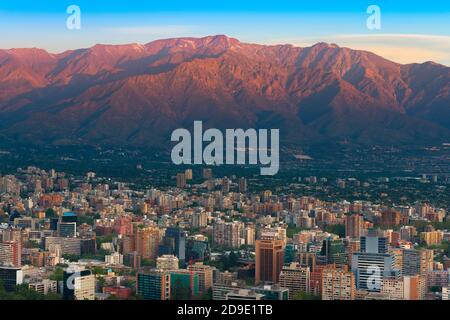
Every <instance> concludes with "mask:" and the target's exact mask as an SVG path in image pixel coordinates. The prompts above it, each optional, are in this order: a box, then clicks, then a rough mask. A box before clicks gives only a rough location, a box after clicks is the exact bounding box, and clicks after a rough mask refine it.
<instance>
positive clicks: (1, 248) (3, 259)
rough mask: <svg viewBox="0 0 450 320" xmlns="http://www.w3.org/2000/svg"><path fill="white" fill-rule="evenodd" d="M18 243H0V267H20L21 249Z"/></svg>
mask: <svg viewBox="0 0 450 320" xmlns="http://www.w3.org/2000/svg"><path fill="white" fill-rule="evenodd" d="M21 247H22V246H21V244H20V243H19V241H4V242H0V265H4V266H9V267H20V266H21V265H22V248H21Z"/></svg>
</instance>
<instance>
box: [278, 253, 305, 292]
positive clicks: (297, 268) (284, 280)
mask: <svg viewBox="0 0 450 320" xmlns="http://www.w3.org/2000/svg"><path fill="white" fill-rule="evenodd" d="M279 284H280V286H281V287H283V288H288V289H289V300H293V299H294V297H295V295H296V294H298V293H300V292H303V293H308V294H309V293H310V290H309V285H310V269H309V267H302V266H301V265H300V264H299V263H295V262H293V263H291V264H290V265H289V266H284V267H283V268H282V269H281V273H280V282H279Z"/></svg>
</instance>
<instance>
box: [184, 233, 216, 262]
mask: <svg viewBox="0 0 450 320" xmlns="http://www.w3.org/2000/svg"><path fill="white" fill-rule="evenodd" d="M210 251H211V250H210V246H209V241H208V238H207V237H206V236H204V235H202V234H196V235H193V236H189V237H188V238H187V240H186V261H187V262H189V261H191V260H192V261H206V260H209V258H210V253H211V252H210Z"/></svg>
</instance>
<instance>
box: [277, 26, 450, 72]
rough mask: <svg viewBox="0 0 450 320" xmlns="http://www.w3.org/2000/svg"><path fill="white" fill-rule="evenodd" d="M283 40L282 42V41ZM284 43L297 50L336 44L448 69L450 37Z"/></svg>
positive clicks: (346, 37)
mask: <svg viewBox="0 0 450 320" xmlns="http://www.w3.org/2000/svg"><path fill="white" fill-rule="evenodd" d="M285 40H286V39H285ZM290 40H291V41H288V42H290V43H292V44H295V45H298V46H309V45H312V44H314V43H316V42H329V43H336V44H338V45H339V46H343V47H349V48H352V49H356V50H366V51H371V52H374V53H376V54H378V55H380V56H383V57H384V58H387V59H389V60H392V61H395V62H398V63H405V64H406V63H415V62H417V63H421V62H425V61H435V62H438V63H441V64H444V65H448V66H449V65H450V36H446V35H432V34H399V33H391V34H390V33H378V34H336V35H329V36H323V37H306V38H297V39H290Z"/></svg>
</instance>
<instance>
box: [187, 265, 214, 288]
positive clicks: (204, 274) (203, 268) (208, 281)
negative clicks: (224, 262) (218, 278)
mask: <svg viewBox="0 0 450 320" xmlns="http://www.w3.org/2000/svg"><path fill="white" fill-rule="evenodd" d="M188 270H189V271H190V272H195V273H196V274H198V284H199V285H198V290H199V293H200V294H203V293H206V292H208V290H209V289H211V288H212V285H213V268H212V267H211V266H207V265H204V264H203V262H195V263H194V264H190V265H189V266H188Z"/></svg>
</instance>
